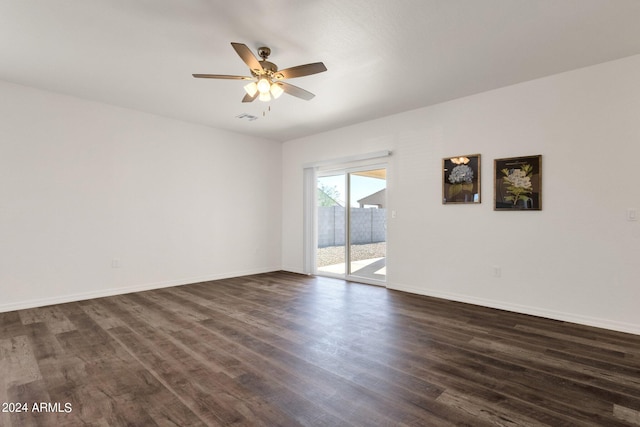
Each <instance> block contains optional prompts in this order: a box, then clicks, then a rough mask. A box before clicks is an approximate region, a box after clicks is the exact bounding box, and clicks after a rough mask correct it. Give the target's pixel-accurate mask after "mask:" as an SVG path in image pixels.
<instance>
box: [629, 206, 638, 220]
mask: <svg viewBox="0 0 640 427" xmlns="http://www.w3.org/2000/svg"><path fill="white" fill-rule="evenodd" d="M637 220H638V210H637V209H634V208H629V209H627V221H637Z"/></svg>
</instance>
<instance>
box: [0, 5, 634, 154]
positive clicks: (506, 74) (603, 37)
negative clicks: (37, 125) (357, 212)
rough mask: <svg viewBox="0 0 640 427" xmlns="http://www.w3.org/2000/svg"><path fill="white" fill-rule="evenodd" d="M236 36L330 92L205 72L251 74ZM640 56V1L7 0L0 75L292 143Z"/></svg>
mask: <svg viewBox="0 0 640 427" xmlns="http://www.w3.org/2000/svg"><path fill="white" fill-rule="evenodd" d="M232 41H234V42H240V43H245V44H247V45H248V46H249V47H250V48H251V49H253V50H254V52H255V50H256V49H257V48H258V47H259V46H268V47H270V48H271V49H272V54H271V57H270V58H269V59H270V60H271V61H272V62H274V63H276V64H277V65H278V66H279V67H280V68H288V67H291V66H295V65H300V64H306V63H309V62H317V61H323V62H324V63H325V65H326V66H327V68H328V71H327V72H325V73H321V74H317V75H313V76H307V77H302V78H298V79H292V80H289V82H291V83H293V84H295V85H297V86H300V87H302V88H304V89H307V90H309V91H311V92H313V93H315V94H316V97H315V98H314V99H313V100H311V101H303V100H301V99H298V98H294V97H291V96H289V95H286V94H285V95H283V96H282V97H281V98H280V99H278V100H276V101H273V102H272V103H271V104H270V105H271V111H270V112H268V113H267V114H266V115H265V116H263V112H264V111H265V109H266V107H267V106H268V105H269V104H266V103H263V102H260V101H255V102H254V103H252V104H243V103H241V102H240V100H241V99H242V97H243V95H244V91H243V88H242V87H243V85H244V84H246V82H243V81H233V80H208V79H194V78H193V77H191V74H192V73H211V74H240V75H247V67H246V66H245V64H244V63H243V62H242V61H241V60H240V58H239V57H238V56H237V55H236V53H235V51H234V50H233V49H232V47H231V45H230V42H232ZM638 53H640V1H639V0H322V1H320V0H318V1H313V0H270V1H264V0H242V1H215V0H46V1H44V0H2V1H0V79H3V80H6V81H10V82H15V83H19V84H23V85H28V86H34V87H37V88H41V89H46V90H51V91H55V92H60V93H64V94H69V95H73V96H77V97H80V98H85V99H89V100H95V101H99V102H104V103H108V104H113V105H117V106H122V107H127V108H133V109H137V110H142V111H146V112H150V113H155V114H159V115H163V116H168V117H173V118H177V119H181V120H185V121H189V122H194V123H200V124H204V125H208V126H213V127H216V128H221V129H227V130H231V131H235V132H240V133H244V134H248V135H256V136H263V137H266V138H269V139H273V140H278V141H287V140H291V139H294V138H298V137H301V136H305V135H309V134H314V133H318V132H322V131H325V130H330V129H335V128H338V127H342V126H345V125H349V124H353V123H357V122H362V121H366V120H370V119H374V118H378V117H382V116H386V115H390V114H394V113H398V112H402V111H407V110H410V109H414V108H418V107H422V106H427V105H432V104H435V103H439V102H442V101H446V100H450V99H455V98H459V97H462V96H466V95H470V94H474V93H478V92H483V91H486V90H490V89H494V88H498V87H502V86H506V85H510V84H514V83H518V82H523V81H527V80H531V79H535V78H538V77H542V76H547V75H551V74H555V73H559V72H563V71H568V70H572V69H576V68H580V67H584V66H588V65H593V64H597V63H601V62H605V61H609V60H613V59H618V58H622V57H625V56H630V55H634V54H638ZM242 113H248V114H252V115H255V116H258V117H259V119H258V120H255V121H247V120H241V119H238V118H236V116H237V115H239V114H242Z"/></svg>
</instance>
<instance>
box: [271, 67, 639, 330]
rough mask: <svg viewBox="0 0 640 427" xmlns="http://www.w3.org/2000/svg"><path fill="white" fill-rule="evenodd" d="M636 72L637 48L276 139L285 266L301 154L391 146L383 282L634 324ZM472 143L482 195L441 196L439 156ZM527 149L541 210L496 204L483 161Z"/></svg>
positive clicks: (291, 262)
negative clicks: (475, 198) (475, 199)
mask: <svg viewBox="0 0 640 427" xmlns="http://www.w3.org/2000/svg"><path fill="white" fill-rule="evenodd" d="M638 76H640V56H634V57H630V58H626V59H623V60H618V61H614V62H609V63H605V64H601V65H598V66H593V67H589V68H584V69H580V70H576V71H573V72H568V73H564V74H560V75H556V76H551V77H548V78H544V79H539V80H535V81H531V82H527V83H523V84H519V85H515V86H510V87H506V88H502V89H499V90H495V91H491V92H487V93H482V94H478V95H474V96H471V97H467V98H463V99H458V100H455V101H451V102H447V103H443V104H440V105H436V106H433V107H429V108H423V109H419V110H414V111H411V112H407V113H403V114H399V115H395V116H391V117H386V118H383V119H378V120H374V121H371V122H367V123H362V124H358V125H355V126H351V127H347V128H343V129H339V130H336V131H333V132H328V133H324V134H319V135H315V136H312V137H307V138H303V139H299V140H294V141H289V142H287V143H285V144H284V145H283V181H282V183H283V194H284V197H283V221H282V223H283V259H282V264H283V267H284V268H285V269H286V270H290V271H297V272H301V271H302V265H303V264H302V242H303V237H302V229H303V227H302V206H303V204H302V165H303V164H305V163H308V162H315V161H320V160H324V159H332V158H339V157H342V156H350V155H355V154H358V153H368V152H374V151H377V150H382V149H391V150H392V151H393V155H392V157H391V158H390V159H389V162H390V164H389V167H390V170H389V181H388V188H389V200H388V203H389V210H395V211H396V212H397V217H396V218H395V219H391V218H389V219H388V269H387V274H388V286H389V287H390V288H394V289H400V290H405V291H409V292H414V293H419V294H426V295H433V296H438V297H444V298H449V299H453V300H460V301H466V302H472V303H478V304H481V305H486V306H492V307H498V308H504V309H509V310H513V311H518V312H523V313H529V314H535V315H541V316H545V317H550V318H556V319H561V320H568V321H574V322H578V323H583V324H589V325H595V326H601V327H605V328H610V329H616V330H621V331H628V332H634V333H640V309H639V307H640V222H628V221H626V211H627V208H637V209H640V84H638ZM474 153H481V155H482V163H481V165H482V180H481V187H482V203H481V204H480V205H442V204H441V197H442V187H441V186H442V176H441V174H442V172H441V161H442V158H443V157H448V156H455V155H464V154H474ZM536 154H542V155H543V159H542V171H543V177H542V180H543V184H542V185H543V194H542V205H543V210H542V211H538V212H494V211H493V208H492V199H493V159H495V158H501V157H512V156H521V155H536ZM493 266H500V267H501V268H502V276H501V277H499V278H496V277H493V268H492V267H493Z"/></svg>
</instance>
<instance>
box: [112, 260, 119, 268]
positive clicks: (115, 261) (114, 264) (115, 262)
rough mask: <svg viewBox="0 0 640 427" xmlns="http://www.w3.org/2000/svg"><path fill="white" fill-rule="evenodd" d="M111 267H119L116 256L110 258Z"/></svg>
mask: <svg viewBox="0 0 640 427" xmlns="http://www.w3.org/2000/svg"><path fill="white" fill-rule="evenodd" d="M111 268H120V260H119V259H118V258H114V259H112V260H111Z"/></svg>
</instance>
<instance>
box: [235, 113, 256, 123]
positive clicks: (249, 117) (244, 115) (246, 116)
mask: <svg viewBox="0 0 640 427" xmlns="http://www.w3.org/2000/svg"><path fill="white" fill-rule="evenodd" d="M236 118H237V119H244V120H247V121H250V122H252V121H254V120H258V118H257V117H256V116H252V115H251V114H247V113H242V114H239V115H237V116H236Z"/></svg>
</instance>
